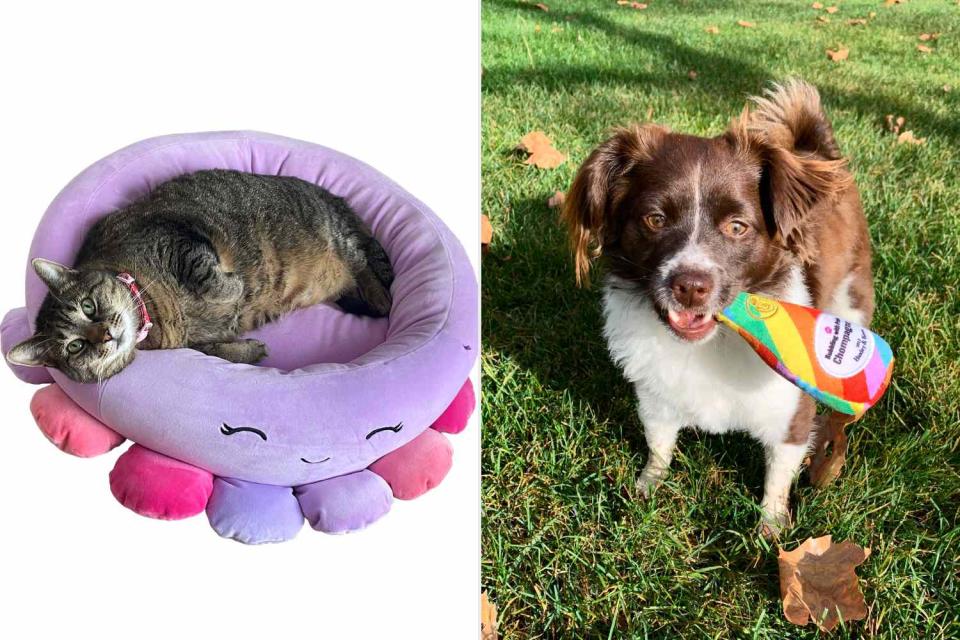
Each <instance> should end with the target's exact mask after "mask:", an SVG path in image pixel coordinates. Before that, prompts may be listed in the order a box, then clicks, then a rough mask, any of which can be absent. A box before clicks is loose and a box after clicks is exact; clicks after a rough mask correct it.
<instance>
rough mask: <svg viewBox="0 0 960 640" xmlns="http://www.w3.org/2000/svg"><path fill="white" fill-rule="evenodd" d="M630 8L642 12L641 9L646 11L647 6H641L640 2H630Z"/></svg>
mask: <svg viewBox="0 0 960 640" xmlns="http://www.w3.org/2000/svg"><path fill="white" fill-rule="evenodd" d="M630 8H631V9H640V10H642V9H646V8H647V5H645V4H643V3H642V2H631V3H630Z"/></svg>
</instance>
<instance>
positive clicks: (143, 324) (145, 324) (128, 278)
mask: <svg viewBox="0 0 960 640" xmlns="http://www.w3.org/2000/svg"><path fill="white" fill-rule="evenodd" d="M117 280H119V281H120V282H122V283H123V284H125V285H127V288H128V289H130V295H132V296H133V299H134V300H136V301H137V306H138V307H139V309H140V330H139V331H137V344H140V343H141V342H143V341H144V340H146V339H147V334H148V333H150V328H151V327H153V322H151V321H150V313H149V312H148V311H147V305H146V303H144V301H143V296H142V295H140V288H139V287H138V286H137V281H136V280H135V279H134V277H133V276H132V275H130V274H129V273H127V272H126V271H124V272H123V273H118V274H117Z"/></svg>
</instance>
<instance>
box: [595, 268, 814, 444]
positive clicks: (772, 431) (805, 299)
mask: <svg viewBox="0 0 960 640" xmlns="http://www.w3.org/2000/svg"><path fill="white" fill-rule="evenodd" d="M791 280H792V281H791V283H790V286H789V287H788V293H787V295H786V296H783V297H784V298H786V299H787V300H789V301H791V302H796V303H799V304H809V293H808V291H807V289H806V287H805V286H804V284H803V278H802V275H801V274H800V272H799V270H797V272H796V273H794V274H792V276H791ZM617 285H618V283H617V282H616V281H615V280H612V279H611V280H609V281H608V283H607V286H606V287H605V290H604V296H603V307H604V317H605V325H604V336H605V337H606V339H607V346H608V348H609V349H610V354H611V356H612V357H613V360H614V361H615V362H616V363H617V364H619V365H620V366H621V367H622V368H623V371H624V375H625V376H626V378H627V379H628V380H629V381H631V382H632V383H633V384H634V387H635V389H636V392H637V399H638V401H639V403H640V407H639V410H640V415H641V418H642V419H643V420H644V422H658V423H660V424H662V425H663V426H664V427H666V426H668V425H669V424H671V423H672V424H673V425H674V426H683V427H698V428H700V429H703V430H704V431H708V432H711V433H723V432H726V431H731V430H743V431H747V432H748V433H750V434H751V435H752V436H753V437H755V438H757V439H758V440H760V441H761V442H763V443H764V444H769V445H774V444H779V443H782V442H783V441H784V439H785V437H786V434H787V431H788V429H789V426H790V420H791V418H792V417H793V414H794V412H795V411H796V408H797V402H798V401H799V398H800V393H801V392H800V390H799V389H798V388H797V387H795V386H794V385H792V384H791V383H790V382H788V381H786V380H784V379H783V378H782V377H780V376H779V375H777V374H776V373H775V372H774V371H773V370H771V369H770V368H769V367H768V366H767V365H766V364H765V363H764V362H763V361H762V360H761V359H760V357H759V356H757V354H756V353H754V351H753V349H751V348H750V346H749V345H748V344H747V343H746V342H745V341H744V340H743V339H742V338H741V337H740V336H738V335H737V334H736V333H734V332H733V331H731V330H730V329H728V328H726V327H723V326H721V327H719V331H718V332H717V334H716V335H715V336H713V337H712V338H711V339H709V340H707V341H706V342H705V343H702V344H701V343H694V344H691V343H688V342H685V341H683V340H681V339H680V338H678V337H676V336H674V335H673V334H672V333H671V332H670V330H669V329H668V328H667V327H666V326H665V325H664V323H663V322H661V321H660V319H659V318H658V317H657V315H656V313H655V312H654V310H653V308H652V306H651V305H650V304H649V303H648V302H647V301H646V300H645V299H643V298H642V297H640V296H637V295H635V294H632V293H629V292H627V291H625V290H623V289H622V288H619V287H618V286H617ZM657 426H659V425H652V424H648V425H647V427H648V428H649V427H654V428H656V427H657Z"/></svg>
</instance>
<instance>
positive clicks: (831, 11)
mask: <svg viewBox="0 0 960 640" xmlns="http://www.w3.org/2000/svg"><path fill="white" fill-rule="evenodd" d="M837 11H840V7H827V13H836V12H837Z"/></svg>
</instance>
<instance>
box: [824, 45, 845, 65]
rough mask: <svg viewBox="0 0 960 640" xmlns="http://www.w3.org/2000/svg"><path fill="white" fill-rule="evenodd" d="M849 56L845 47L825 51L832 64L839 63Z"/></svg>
mask: <svg viewBox="0 0 960 640" xmlns="http://www.w3.org/2000/svg"><path fill="white" fill-rule="evenodd" d="M849 56H850V49H847V48H846V47H841V48H838V49H827V57H828V58H830V59H831V60H833V61H834V62H840V61H841V60H846V59H847V58H848V57H849Z"/></svg>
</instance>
